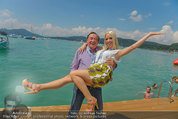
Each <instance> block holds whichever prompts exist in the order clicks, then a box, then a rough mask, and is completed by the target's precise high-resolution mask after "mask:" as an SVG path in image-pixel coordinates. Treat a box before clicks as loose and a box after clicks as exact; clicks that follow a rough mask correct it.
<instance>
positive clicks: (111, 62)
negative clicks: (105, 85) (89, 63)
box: [106, 58, 117, 69]
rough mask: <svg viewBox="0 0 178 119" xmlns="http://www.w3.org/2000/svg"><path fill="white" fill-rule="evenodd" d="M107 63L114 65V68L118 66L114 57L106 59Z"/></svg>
mask: <svg viewBox="0 0 178 119" xmlns="http://www.w3.org/2000/svg"><path fill="white" fill-rule="evenodd" d="M106 64H107V65H109V66H112V67H113V68H114V69H115V68H116V66H117V64H116V63H115V62H114V60H113V59H112V58H109V59H108V60H107V61H106Z"/></svg>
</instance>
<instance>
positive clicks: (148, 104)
mask: <svg viewBox="0 0 178 119" xmlns="http://www.w3.org/2000/svg"><path fill="white" fill-rule="evenodd" d="M165 99H167V98H165ZM103 108H104V109H103V112H104V114H105V117H104V118H106V119H120V118H121V119H144V118H145V119H178V97H175V98H174V102H172V103H168V102H167V101H165V100H163V99H161V98H152V99H139V100H129V101H120V102H106V103H104V104H103ZM30 109H31V111H32V112H65V114H66V115H67V112H68V110H69V109H70V105H59V106H41V107H30ZM85 109H86V104H83V105H82V107H81V112H82V111H84V110H85ZM0 110H2V108H1V109H0ZM80 119H81V118H80Z"/></svg>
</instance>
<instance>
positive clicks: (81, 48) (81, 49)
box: [78, 43, 87, 53]
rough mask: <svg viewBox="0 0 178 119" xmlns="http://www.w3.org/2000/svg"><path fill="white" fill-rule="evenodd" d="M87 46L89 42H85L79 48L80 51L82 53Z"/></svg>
mask: <svg viewBox="0 0 178 119" xmlns="http://www.w3.org/2000/svg"><path fill="white" fill-rule="evenodd" d="M86 47H87V43H84V44H83V45H82V46H81V47H80V48H79V49H78V50H79V51H80V53H82V52H83V51H84V50H85V48H86Z"/></svg>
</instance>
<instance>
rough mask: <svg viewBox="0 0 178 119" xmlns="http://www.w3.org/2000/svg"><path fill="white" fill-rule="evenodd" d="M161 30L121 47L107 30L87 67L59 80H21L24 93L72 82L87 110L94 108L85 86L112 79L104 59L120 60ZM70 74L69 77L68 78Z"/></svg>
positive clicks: (99, 85)
mask: <svg viewBox="0 0 178 119" xmlns="http://www.w3.org/2000/svg"><path fill="white" fill-rule="evenodd" d="M160 34H162V33H161V32H150V33H148V34H147V35H146V36H144V37H143V38H142V39H140V40H139V41H137V42H136V43H134V44H133V45H131V46H129V47H127V48H124V49H121V50H119V49H118V46H119V45H118V40H117V37H116V34H115V32H113V31H109V32H107V33H106V34H105V38H104V48H103V50H100V51H98V52H97V53H96V58H95V63H94V64H93V65H91V66H90V68H88V69H82V70H74V71H72V72H71V73H70V75H68V76H67V77H64V78H62V79H60V80H55V81H52V82H49V83H46V84H34V83H31V82H29V81H28V79H24V80H23V86H24V88H25V89H28V90H30V92H28V93H26V94H32V93H33V94H34V93H38V92H39V91H41V90H45V89H54V88H56V85H57V87H58V88H60V87H62V86H63V85H65V84H68V83H71V82H74V83H75V85H76V86H77V87H78V88H79V89H80V90H81V92H82V93H83V94H84V96H85V98H86V100H87V105H88V106H87V107H88V108H87V111H92V110H94V107H95V106H97V100H96V98H94V97H93V96H92V95H91V94H90V92H89V91H88V88H87V86H92V87H103V86H105V85H106V84H108V82H109V81H112V72H113V66H111V65H108V64H107V62H106V60H107V59H108V58H113V59H114V61H115V62H116V63H117V62H119V61H120V59H121V57H122V56H124V55H127V54H128V53H130V52H131V51H133V50H134V49H136V48H138V47H139V46H140V45H141V44H143V43H144V42H145V41H146V40H147V39H148V38H149V37H150V36H153V35H160ZM69 76H70V78H69Z"/></svg>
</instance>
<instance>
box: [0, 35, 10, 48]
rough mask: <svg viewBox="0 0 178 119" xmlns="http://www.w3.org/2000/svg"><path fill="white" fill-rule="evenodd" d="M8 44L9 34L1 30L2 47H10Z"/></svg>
mask: <svg viewBox="0 0 178 119" xmlns="http://www.w3.org/2000/svg"><path fill="white" fill-rule="evenodd" d="M8 45H9V39H8V37H7V34H6V33H5V32H0V49H2V48H8Z"/></svg>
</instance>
